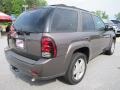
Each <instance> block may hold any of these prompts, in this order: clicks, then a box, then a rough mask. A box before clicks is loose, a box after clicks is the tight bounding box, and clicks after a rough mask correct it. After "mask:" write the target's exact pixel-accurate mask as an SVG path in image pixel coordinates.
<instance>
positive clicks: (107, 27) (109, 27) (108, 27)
mask: <svg viewBox="0 0 120 90" xmlns="http://www.w3.org/2000/svg"><path fill="white" fill-rule="evenodd" d="M105 30H106V31H110V30H113V27H112V26H110V25H106V26H105Z"/></svg>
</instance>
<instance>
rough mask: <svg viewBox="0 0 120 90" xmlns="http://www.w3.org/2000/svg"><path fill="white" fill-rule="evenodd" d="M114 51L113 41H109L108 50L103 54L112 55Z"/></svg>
mask: <svg viewBox="0 0 120 90" xmlns="http://www.w3.org/2000/svg"><path fill="white" fill-rule="evenodd" d="M113 47H114V49H113V50H112V48H113ZM114 50H115V40H114V39H113V40H112V41H111V44H110V48H109V49H108V50H106V51H105V53H104V54H106V55H112V54H113V53H114Z"/></svg>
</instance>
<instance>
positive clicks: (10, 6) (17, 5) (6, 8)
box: [0, 0, 47, 15]
mask: <svg viewBox="0 0 120 90" xmlns="http://www.w3.org/2000/svg"><path fill="white" fill-rule="evenodd" d="M23 5H28V9H30V8H36V7H40V6H45V5H47V2H46V1H45V0H0V11H2V12H4V13H7V14H16V15H19V14H20V13H22V11H23Z"/></svg>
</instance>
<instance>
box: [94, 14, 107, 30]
mask: <svg viewBox="0 0 120 90" xmlns="http://www.w3.org/2000/svg"><path fill="white" fill-rule="evenodd" d="M93 18H94V22H95V28H96V29H97V30H102V29H104V28H105V24H104V23H103V21H102V20H101V19H100V18H99V17H97V16H93Z"/></svg>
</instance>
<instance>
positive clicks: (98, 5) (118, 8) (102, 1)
mask: <svg viewBox="0 0 120 90" xmlns="http://www.w3.org/2000/svg"><path fill="white" fill-rule="evenodd" d="M47 2H48V4H49V5H52V4H66V5H70V6H76V7H79V8H82V9H85V10H89V11H95V10H102V11H106V13H107V14H108V15H109V18H110V19H114V15H115V14H116V13H118V12H120V0H47Z"/></svg>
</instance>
